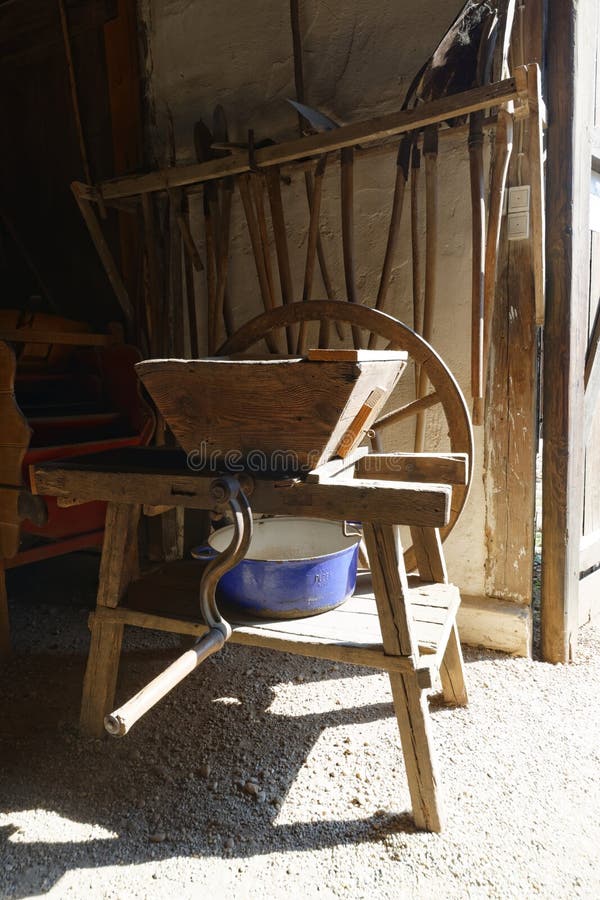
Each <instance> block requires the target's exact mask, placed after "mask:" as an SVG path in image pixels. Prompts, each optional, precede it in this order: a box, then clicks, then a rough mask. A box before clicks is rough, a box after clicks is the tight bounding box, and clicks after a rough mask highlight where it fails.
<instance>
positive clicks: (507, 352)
mask: <svg viewBox="0 0 600 900" xmlns="http://www.w3.org/2000/svg"><path fill="white" fill-rule="evenodd" d="M543 7H544V2H543V0H533V2H529V0H528V3H527V5H526V7H525V8H524V9H523V8H521V6H519V9H518V10H517V14H516V15H517V20H516V23H515V36H514V38H513V51H512V52H513V60H514V59H515V55H516V54H518V53H520V52H522V53H523V55H524V58H526V59H527V60H528V61H529V60H530V59H533V60H536V61H538V62H539V61H541V57H542V50H543V45H542V37H541V35H542V19H543ZM521 17H523V18H522V19H521ZM521 31H522V33H523V35H524V37H525V45H524V46H523V47H522V46H521V41H520V40H519V37H518V35H519V33H521ZM517 61H520V60H519V58H518V57H517ZM534 70H535V72H536V73H537V66H535V67H534ZM528 73H529V70H528ZM535 87H536V97H537V96H538V94H539V85H538V84H537V81H536V82H535ZM529 88H530V90H531V84H530V86H529ZM530 123H531V120H530ZM527 124H528V123H527V122H525V121H523V120H518V121H516V122H515V123H514V136H513V137H514V145H515V147H517V148H520V147H523V149H524V153H523V154H521V153H517V152H513V153H512V154H511V157H510V160H509V165H508V173H507V174H508V177H507V184H508V186H510V187H512V186H517V185H518V184H529V183H531V182H530V180H529V179H530V178H532V177H534V175H535V160H532V158H531V153H530V150H531V142H529V141H527V140H526V126H527ZM511 130H512V126H511ZM539 193H540V192H539V190H538V192H537V195H536V196H537V197H538V200H539ZM535 259H536V247H535V242H534V240H533V239H532V240H529V241H527V240H522V241H508V238H507V234H506V225H504V227H503V228H502V231H501V234H500V241H499V247H498V259H497V277H495V273H491V272H490V273H489V274H490V277H491V278H495V281H496V290H495V298H494V297H493V291H491V296H490V297H489V299H490V300H492V301H493V303H491V304H490V307H488V311H487V312H488V316H490V321H489V325H490V326H491V333H490V332H488V329H487V327H486V340H491V343H490V344H489V345H488V346H489V350H488V348H486V353H485V356H486V367H487V366H488V364H489V374H488V378H489V381H488V397H487V404H486V413H485V438H486V440H485V450H484V453H485V460H484V471H485V482H484V483H485V491H486V521H485V533H486V543H487V559H486V573H485V576H486V580H485V590H486V594H487V595H488V597H489V598H490V601H489V602H490V603H494V600H495V599H498V600H504V601H507V602H509V603H513V604H515V605H517V604H518V605H521V604H523V605H525V606H527V608H529V607H530V604H531V602H532V594H533V577H532V574H533V554H534V543H535V533H534V532H535V516H534V507H535V453H536V443H537V418H536V412H537V411H536V378H537V340H536V325H535V323H536V302H535V300H536V293H535V280H534V275H533V272H534V262H535ZM486 326H487V323H486ZM492 598H494V599H492Z"/></svg>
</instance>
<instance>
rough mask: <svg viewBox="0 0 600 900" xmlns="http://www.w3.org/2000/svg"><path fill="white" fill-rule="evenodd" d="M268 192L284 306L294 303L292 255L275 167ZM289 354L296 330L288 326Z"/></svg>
mask: <svg viewBox="0 0 600 900" xmlns="http://www.w3.org/2000/svg"><path fill="white" fill-rule="evenodd" d="M266 177H267V190H268V192H269V203H270V206H271V222H272V224H273V237H274V238H275V252H276V254H277V268H278V270H279V283H280V285H281V302H282V304H283V305H284V306H287V305H289V304H290V303H293V302H294V296H293V294H294V289H293V286H292V271H291V268H290V255H289V250H288V242H287V231H286V227H285V215H284V211H283V198H282V196H281V174H280V171H279V167H277V166H275V167H273V168H271V169H269V170H268V172H267V176H266ZM286 336H287V349H288V353H290V354H291V353H294V351H295V349H296V342H295V340H294V329H293V327H292V326H288V328H287V329H286Z"/></svg>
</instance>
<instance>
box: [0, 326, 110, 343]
mask: <svg viewBox="0 0 600 900" xmlns="http://www.w3.org/2000/svg"><path fill="white" fill-rule="evenodd" d="M0 341H10V342H11V343H13V344H64V345H65V346H66V345H67V344H69V345H71V346H75V347H110V346H111V345H112V344H117V343H119V339H118V338H117V337H116V336H115V335H114V334H92V333H91V332H90V333H89V334H88V333H87V332H82V331H42V330H41V329H40V330H37V329H33V328H0Z"/></svg>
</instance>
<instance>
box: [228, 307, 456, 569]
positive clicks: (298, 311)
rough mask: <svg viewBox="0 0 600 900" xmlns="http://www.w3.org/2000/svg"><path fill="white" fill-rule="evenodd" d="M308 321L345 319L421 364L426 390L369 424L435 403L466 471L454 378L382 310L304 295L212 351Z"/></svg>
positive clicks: (238, 348)
mask: <svg viewBox="0 0 600 900" xmlns="http://www.w3.org/2000/svg"><path fill="white" fill-rule="evenodd" d="M308 322H319V323H322V322H329V323H331V322H333V323H340V322H342V323H346V324H348V325H350V327H351V329H352V330H353V332H355V333H356V332H357V331H360V332H363V335H364V341H365V343H366V341H368V339H369V335H370V334H374V335H376V337H378V338H381V339H382V341H383V345H384V346H386V349H388V350H391V349H394V350H405V351H406V352H407V353H408V354H409V356H410V358H411V359H412V361H413V362H414V364H415V365H416V366H419V367H421V371H422V374H423V377H424V378H426V380H427V383H429V384H430V385H431V387H432V391H431V392H430V393H428V394H426V395H425V396H424V397H421V398H419V399H417V400H415V401H413V402H412V403H408V404H407V405H406V406H404V407H402V408H400V409H397V410H394V411H392V412H390V413H388V414H386V415H385V416H383V418H381V419H380V420H379V421H378V422H377V423H376V425H375V429H376V433H377V431H379V430H380V429H381V428H382V426H383V427H385V426H386V425H391V424H397V423H398V422H401V421H404V420H406V419H408V418H410V417H411V416H415V415H418V414H419V413H421V414H422V413H423V412H424V411H425V410H426V409H429V408H431V407H432V406H435V405H437V404H440V405H441V407H442V410H443V412H444V415H445V418H446V422H447V426H448V437H449V442H450V452H452V453H466V454H467V456H468V457H469V472H472V469H473V467H472V459H473V433H472V429H471V421H470V417H469V412H468V409H467V405H466V403H465V399H464V397H463V395H462V392H461V390H460V388H459V386H458V384H457V382H456V379H455V378H454V376H453V375H452V373H451V372H450V370H449V369H448V367H447V366H446V365H445V363H444V362H443V360H442V359H441V358H440V357H439V356H438V354H437V353H436V352H435V350H434V349H433V347H431V346H430V344H428V343H427V341H425V340H424V339H423V338H422V337H420V336H419V335H418V334H416V333H415V332H414V331H413V330H412V329H411V328H409V327H408V326H407V325H405V324H404V323H402V322H400V321H398V319H394V318H393V317H392V316H389V315H387V313H384V312H381V311H379V310H376V309H371V308H370V307H366V306H361V305H360V304H357V303H348V302H344V301H340V300H310V301H304V302H301V303H290V304H288V305H287V306H280V307H277V308H275V309H272V310H269V311H268V312H265V313H263V314H262V315H260V316H257V317H256V318H255V319H252V320H251V321H250V322H248V323H247V324H246V325H244V326H243V327H242V328H241V329H240V330H239V331H237V332H236V333H235V334H234V335H232V336H231V337H230V338H229V339H228V340H227V341H226V342H225V343H224V344H223V345H222V346H221V347H220V349H219V351H218V353H219V354H220V355H230V354H234V353H236V354H237V353H245V352H246V351H248V350H251V349H252V348H253V347H254V346H255V345H256V344H257V343H259V342H260V341H262V340H263V339H265V338H268V337H269V336H270V335H271V334H272V332H276V331H277V330H278V329H281V328H286V327H289V326H291V325H296V324H298V325H301V326H302V325H304V327H306V324H307V323H308ZM469 487H470V477H469V483H468V484H462V485H461V484H459V485H454V486H453V488H452V502H451V515H450V522H449V523H448V525H446V526H445V527H444V528H442V529H441V530H440V536H441V539H442V540H444V539H445V538H446V537H447V536H448V534H449V533H450V532H451V531H452V529H453V527H454V525H455V524H456V522H457V520H458V517H459V515H460V513H461V511H462V509H463V507H464V505H465V502H466V500H467V496H468V493H469ZM405 561H406V566H407V569H408V570H409V571H411V570H412V569H414V568H416V558H415V552H414V548H413V547H410V548H409V549H408V550H407V551H406V552H405Z"/></svg>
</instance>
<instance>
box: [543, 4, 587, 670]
mask: <svg viewBox="0 0 600 900" xmlns="http://www.w3.org/2000/svg"><path fill="white" fill-rule="evenodd" d="M595 9H596V6H595V3H593V2H592V0H584V2H580V3H575V2H574V0H561V2H560V3H551V4H549V7H548V31H547V58H548V91H547V95H548V120H549V127H548V162H547V169H548V175H547V189H548V191H547V225H548V238H547V246H548V259H547V264H548V277H547V294H546V325H545V329H544V458H543V462H544V466H543V492H544V506H543V518H542V530H543V534H544V556H543V562H542V653H543V656H544V658H545V659H547V660H549V661H552V662H567V661H569V660H570V659H572V658H573V657H574V655H575V652H576V646H577V628H578V624H579V608H578V607H579V578H578V572H579V568H578V567H579V536H580V534H581V528H582V514H583V481H584V448H583V444H582V441H581V434H582V433H583V430H584V397H583V393H584V392H583V384H582V373H583V371H584V364H585V349H586V343H587V334H586V326H585V323H586V321H587V304H588V292H589V268H590V267H589V218H588V217H589V186H590V170H591V145H590V134H589V126H590V125H591V124H592V123H593V120H594V110H593V89H594V78H593V73H594V65H595V58H596V46H595V42H596V35H595V33H594V29H590V27H589V23H590V22H591V21H595ZM557 360H560V365H557Z"/></svg>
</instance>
